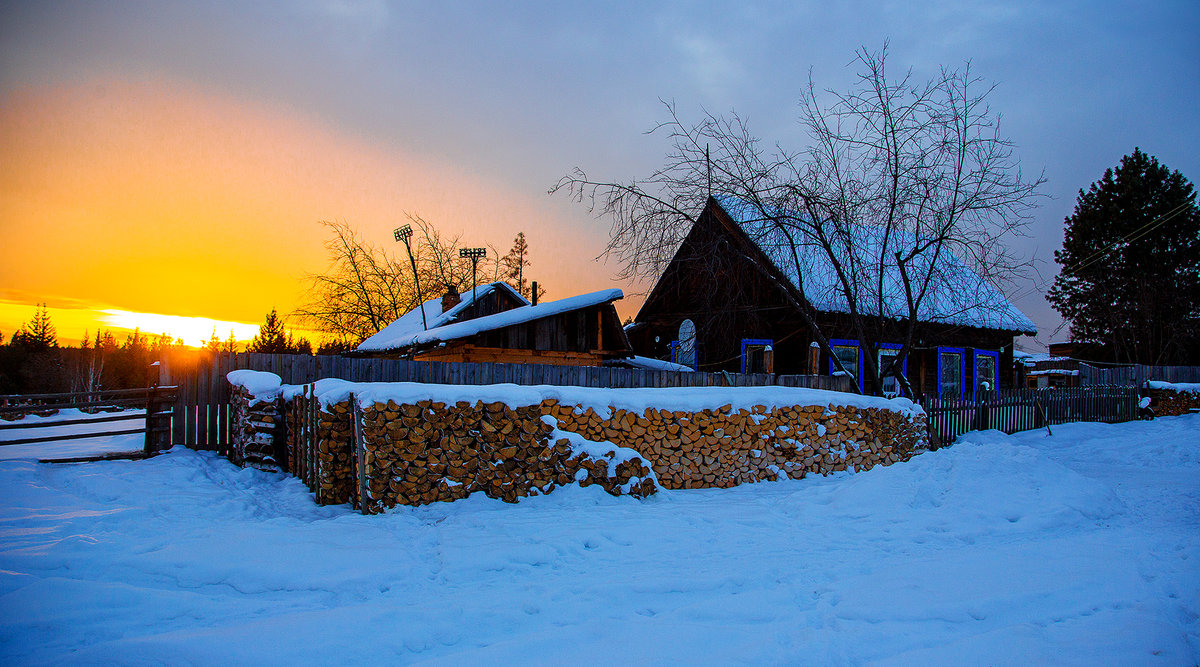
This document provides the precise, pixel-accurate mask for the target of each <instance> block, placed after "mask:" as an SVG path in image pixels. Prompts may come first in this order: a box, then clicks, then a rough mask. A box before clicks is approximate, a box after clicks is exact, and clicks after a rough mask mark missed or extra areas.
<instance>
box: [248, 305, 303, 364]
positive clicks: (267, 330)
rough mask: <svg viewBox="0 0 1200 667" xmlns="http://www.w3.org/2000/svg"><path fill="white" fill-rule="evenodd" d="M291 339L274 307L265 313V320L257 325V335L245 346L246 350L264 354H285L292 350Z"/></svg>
mask: <svg viewBox="0 0 1200 667" xmlns="http://www.w3.org/2000/svg"><path fill="white" fill-rule="evenodd" d="M291 348H292V345H291V341H290V340H289V335H288V333H287V331H285V330H284V327H283V320H282V319H280V317H279V313H278V312H276V311H275V309H274V308H272V309H271V312H269V313H267V318H266V321H265V322H263V323H262V324H260V325H259V327H258V335H257V336H255V337H254V340H252V341H250V345H248V346H247V347H246V351H247V352H261V353H264V354H287V353H289V352H291V351H292V349H291Z"/></svg>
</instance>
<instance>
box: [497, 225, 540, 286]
mask: <svg viewBox="0 0 1200 667" xmlns="http://www.w3.org/2000/svg"><path fill="white" fill-rule="evenodd" d="M527 266H529V243H528V242H527V241H526V240H525V232H518V233H517V237H516V238H515V239H513V245H512V249H511V250H509V251H508V254H507V255H505V256H504V257H501V258H500V272H501V276H502V277H503V278H504V281H505V282H507V283H508V284H509V285H512V287H513V289H515V290H517V293H518V294H520V295H521V296H523V297H525V298H527V299H530V300H532V299H533V286H532V285H531V284H530V283H529V281H528V280H527V278H526V276H525V267H527ZM545 292H546V290H545V289H543V288H542V287H541V286H540V285H539V286H538V294H537V295H538V297H539V298H540V297H541V296H542V295H543V294H545Z"/></svg>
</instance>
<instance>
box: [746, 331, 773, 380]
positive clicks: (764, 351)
mask: <svg viewBox="0 0 1200 667" xmlns="http://www.w3.org/2000/svg"><path fill="white" fill-rule="evenodd" d="M774 342H775V341H772V340H768V339H765V338H743V339H742V372H743V373H774V372H775V360H774V357H775V351H774V349H773V348H772V346H771V344H772V343H774Z"/></svg>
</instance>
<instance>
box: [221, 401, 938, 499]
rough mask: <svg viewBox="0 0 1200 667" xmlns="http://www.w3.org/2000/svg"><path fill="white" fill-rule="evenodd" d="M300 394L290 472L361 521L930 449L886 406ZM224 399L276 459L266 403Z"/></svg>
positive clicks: (789, 474)
mask: <svg viewBox="0 0 1200 667" xmlns="http://www.w3.org/2000/svg"><path fill="white" fill-rule="evenodd" d="M308 391H309V390H308V389H307V388H306V389H305V392H304V393H302V394H296V393H294V392H293V393H291V394H290V397H289V398H288V399H287V400H286V402H285V403H284V407H285V410H286V413H287V423H288V428H287V430H286V433H287V451H288V453H289V458H288V462H289V465H288V470H289V472H292V473H293V474H295V475H297V476H298V477H300V478H301V479H302V480H304V481H305V482H306V483H307V484H308V485H309V487H310V488H312V489H313V492H314V494H315V495H316V497H317V501H318V502H320V503H322V504H331V503H335V504H336V503H347V502H348V503H351V504H353V505H354V506H355V507H357V508H360V509H362V510H363V511H365V512H379V511H382V510H384V509H386V508H389V507H393V506H395V505H422V504H426V503H432V502H437V501H451V500H456V499H459V498H465V497H466V496H468V495H470V494H471V493H474V492H477V491H482V492H483V493H485V494H487V495H488V496H490V497H493V498H499V499H502V500H505V501H507V502H515V501H516V500H517V499H518V498H520V497H524V496H530V495H539V494H544V493H549V492H551V491H553V490H554V489H555V488H557V487H559V486H563V485H566V484H574V483H579V484H581V485H584V486H586V485H591V484H599V485H600V486H602V487H603V488H604V489H605V490H606V491H608V492H609V493H612V494H614V495H623V494H628V495H633V496H636V497H644V496H647V495H650V494H652V493H655V492H656V491H657V490H658V489H659V488H667V489H695V488H714V487H716V488H727V487H731V486H735V485H738V484H742V483H745V482H757V481H764V480H778V479H785V478H791V479H801V478H803V477H804V476H806V475H809V474H814V473H816V474H829V473H832V472H837V471H843V470H854V471H863V470H868V469H870V468H872V467H874V466H876V465H891V464H893V463H898V462H901V461H905V460H907V459H909V458H910V457H912V455H913V454H914V453H916V452H918V451H922V450H924V449H927V448H928V446H929V440H928V438H929V436H928V433H927V430H926V424H925V417H924V415H923V414H916V415H912V414H910V413H907V412H902V411H895V410H891V409H888V408H886V407H870V408H864V407H856V406H852V405H837V406H822V405H816V406H808V405H798V406H779V407H775V406H764V405H755V406H753V407H751V408H734V407H733V406H732V405H724V406H721V407H718V408H712V409H706V410H700V411H698V412H690V411H678V410H677V411H672V410H666V409H659V408H653V407H652V408H648V409H646V410H644V411H643V412H640V413H639V412H635V411H630V410H625V409H619V408H612V407H609V408H602V407H581V406H577V405H569V404H559V402H558V401H556V400H554V399H546V400H543V401H542V402H541V403H540V404H536V405H530V406H525V407H516V408H513V407H509V406H508V405H505V404H504V403H500V402H493V403H484V402H481V401H475V402H470V401H459V402H457V403H453V404H447V403H444V402H438V401H434V400H419V401H415V402H411V403H398V402H397V401H395V400H388V401H376V402H374V403H370V404H368V405H366V406H364V407H362V408H361V409H360V408H359V406H358V405H357V403H356V399H355V398H354V397H353V396H351V395H349V394H346V395H345V396H343V397H342V398H341V400H340V402H328V403H322V402H321V401H320V400H319V398H318V397H316V396H312V395H311V394H310V393H308ZM234 395H235V406H241V407H235V422H234V423H235V425H237V427H238V430H239V431H240V432H243V433H245V434H247V435H248V437H245V438H244V439H243V440H244V442H245V443H246V444H244V445H240V447H241V449H240V451H241V452H244V453H243V454H241V456H243V457H245V458H247V459H249V458H250V457H252V456H258V457H259V458H258V459H257V460H258V461H260V462H272V461H273V459H270V458H268V457H267V455H266V454H265V452H267V451H269V447H267V443H268V442H269V435H270V434H274V435H278V431H275V430H272V428H271V426H272V424H273V423H274V422H273V421H272V420H273V419H276V421H277V418H276V417H275V416H274V415H273V414H271V413H270V410H273V409H274V405H275V404H274V403H271V404H256V405H255V406H254V407H251V406H250V405H249V403H250V401H249V400H248V398H249V397H248V395H247V394H246V393H245V392H244V391H241V392H240V393H239V390H237V389H235V392H234ZM259 406H262V407H259ZM239 410H240V411H241V412H239ZM263 410H266V412H264V411H263ZM243 414H244V415H245V416H244V417H243V416H241V415H243ZM660 485H661V487H660Z"/></svg>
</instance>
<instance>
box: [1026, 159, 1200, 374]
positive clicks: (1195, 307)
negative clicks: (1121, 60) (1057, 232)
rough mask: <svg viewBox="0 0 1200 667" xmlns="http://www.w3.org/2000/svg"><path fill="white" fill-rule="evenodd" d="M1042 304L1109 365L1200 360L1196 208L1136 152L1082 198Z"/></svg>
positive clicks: (1182, 184)
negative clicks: (1105, 354) (1098, 348)
mask: <svg viewBox="0 0 1200 667" xmlns="http://www.w3.org/2000/svg"><path fill="white" fill-rule="evenodd" d="M1054 259H1055V261H1057V262H1058V263H1059V264H1060V265H1062V270H1061V273H1060V274H1059V276H1058V277H1057V278H1055V281H1054V286H1053V287H1052V288H1051V290H1050V294H1049V296H1048V297H1047V298H1048V299H1049V301H1050V303H1051V304H1053V305H1054V307H1055V309H1057V310H1058V312H1059V313H1061V314H1062V315H1063V317H1064V318H1066V319H1067V320H1068V321H1069V322H1070V323H1071V336H1072V338H1074V339H1075V340H1078V341H1083V342H1096V343H1103V344H1104V345H1106V346H1107V347H1108V348H1109V349H1110V350H1111V353H1112V355H1113V357H1114V360H1116V361H1122V362H1133V363H1143V364H1188V363H1196V362H1198V361H1200V352H1198V351H1197V344H1198V343H1200V209H1198V208H1197V206H1196V193H1195V190H1194V188H1193V186H1192V184H1191V183H1190V182H1189V181H1188V179H1186V178H1184V176H1183V174H1181V173H1179V172H1178V171H1171V170H1170V169H1168V168H1167V167H1166V166H1164V165H1161V164H1159V163H1158V160H1156V159H1155V158H1153V157H1151V156H1148V155H1146V154H1145V153H1143V152H1141V150H1140V149H1134V152H1133V155H1126V156H1125V157H1124V158H1122V159H1121V164H1120V166H1118V167H1117V168H1116V169H1108V170H1107V171H1105V173H1104V177H1103V178H1102V179H1101V180H1099V181H1096V182H1095V183H1092V185H1091V188H1090V189H1089V190H1088V191H1087V192H1084V191H1083V190H1080V191H1079V199H1078V201H1077V202H1076V204H1075V212H1074V214H1072V215H1071V216H1070V217H1068V218H1067V219H1066V233H1065V235H1064V239H1063V249H1062V250H1061V251H1057V252H1055V253H1054Z"/></svg>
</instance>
